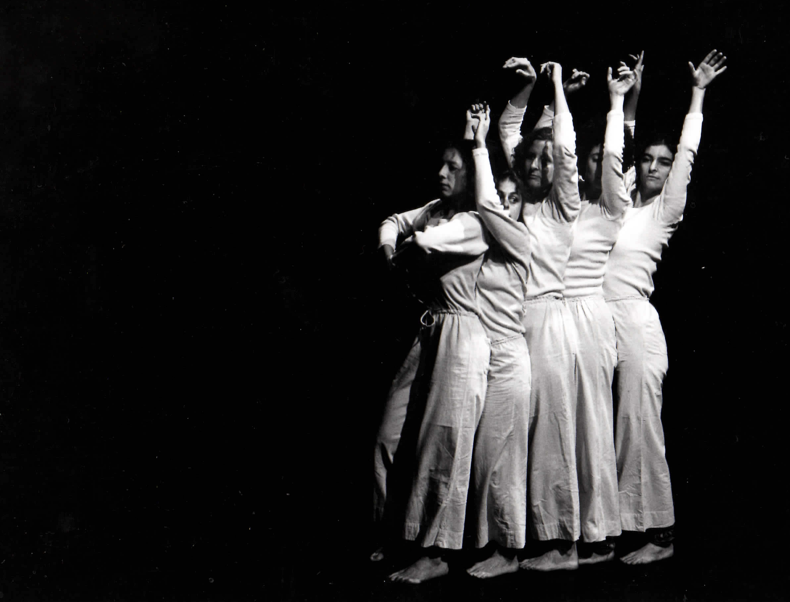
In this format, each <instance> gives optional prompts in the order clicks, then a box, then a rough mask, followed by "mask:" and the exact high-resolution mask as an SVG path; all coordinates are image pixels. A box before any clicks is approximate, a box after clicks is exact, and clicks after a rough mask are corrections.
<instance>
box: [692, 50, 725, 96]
mask: <svg viewBox="0 0 790 602" xmlns="http://www.w3.org/2000/svg"><path fill="white" fill-rule="evenodd" d="M726 61H727V57H726V56H724V54H722V53H721V52H717V51H716V49H715V48H714V49H713V50H711V51H710V52H709V53H708V56H706V57H705V58H704V59H702V62H701V63H700V64H699V67H696V68H695V67H694V63H692V62H691V61H689V69H690V70H691V79H692V80H693V82H694V87H695V88H699V89H700V90H704V89H705V87H706V86H707V85H708V84H710V82H712V81H713V80H714V79H716V77H717V76H719V75H721V74H722V73H724V72H725V71H726V70H727V67H726V66H725V65H724V63H725V62H726Z"/></svg>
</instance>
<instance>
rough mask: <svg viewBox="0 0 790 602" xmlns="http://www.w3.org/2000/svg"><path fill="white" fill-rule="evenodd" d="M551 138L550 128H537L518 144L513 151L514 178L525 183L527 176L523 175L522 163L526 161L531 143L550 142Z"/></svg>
mask: <svg viewBox="0 0 790 602" xmlns="http://www.w3.org/2000/svg"><path fill="white" fill-rule="evenodd" d="M552 138H553V136H552V131H551V128H549V127H546V128H538V129H536V130H532V131H531V132H530V133H529V134H527V135H526V136H525V137H524V138H522V140H521V142H519V143H518V145H517V146H516V148H515V149H514V150H513V171H514V172H516V176H517V177H518V178H519V180H520V181H522V182H524V181H526V175H527V174H526V173H524V162H525V161H526V159H527V153H529V149H530V147H531V146H532V143H533V142H535V141H536V140H552Z"/></svg>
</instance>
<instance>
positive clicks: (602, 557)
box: [579, 551, 614, 565]
mask: <svg viewBox="0 0 790 602" xmlns="http://www.w3.org/2000/svg"><path fill="white" fill-rule="evenodd" d="M612 560H614V551H612V552H609V553H608V554H590V556H588V557H587V558H585V557H584V556H579V565H582V564H598V563H599V562H611V561H612Z"/></svg>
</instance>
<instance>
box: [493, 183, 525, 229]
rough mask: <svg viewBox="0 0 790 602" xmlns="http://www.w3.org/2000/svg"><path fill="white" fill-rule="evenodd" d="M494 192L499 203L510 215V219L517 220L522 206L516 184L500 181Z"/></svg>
mask: <svg viewBox="0 0 790 602" xmlns="http://www.w3.org/2000/svg"><path fill="white" fill-rule="evenodd" d="M496 192H497V194H498V195H499V202H500V203H502V207H504V208H505V210H506V211H507V212H508V214H509V215H510V218H511V219H514V220H517V219H518V218H519V216H520V215H521V206H522V205H523V204H524V203H523V201H522V199H521V195H520V194H519V193H518V188H516V183H515V182H514V181H513V180H501V181H500V182H499V183H498V184H497V185H496Z"/></svg>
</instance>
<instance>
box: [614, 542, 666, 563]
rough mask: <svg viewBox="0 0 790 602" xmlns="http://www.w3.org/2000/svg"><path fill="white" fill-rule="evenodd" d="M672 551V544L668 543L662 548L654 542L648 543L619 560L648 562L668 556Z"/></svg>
mask: <svg viewBox="0 0 790 602" xmlns="http://www.w3.org/2000/svg"><path fill="white" fill-rule="evenodd" d="M674 553H675V547H674V546H673V545H672V544H669V546H667V547H666V548H662V547H661V546H657V545H656V544H653V543H649V544H647V545H645V546H643V547H641V548H639V549H638V550H637V551H636V552H631V553H630V554H626V555H625V556H623V557H622V558H621V559H620V562H625V563H626V564H648V563H650V562H655V561H656V560H664V559H665V558H669V557H671V556H672V555H673V554H674Z"/></svg>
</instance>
